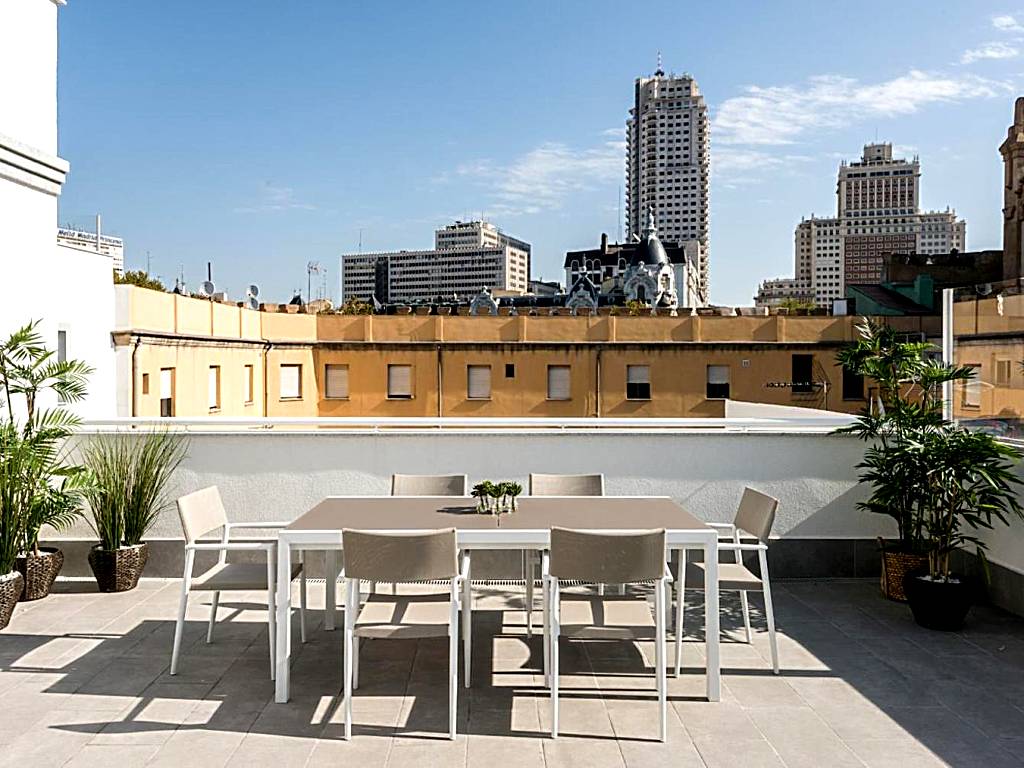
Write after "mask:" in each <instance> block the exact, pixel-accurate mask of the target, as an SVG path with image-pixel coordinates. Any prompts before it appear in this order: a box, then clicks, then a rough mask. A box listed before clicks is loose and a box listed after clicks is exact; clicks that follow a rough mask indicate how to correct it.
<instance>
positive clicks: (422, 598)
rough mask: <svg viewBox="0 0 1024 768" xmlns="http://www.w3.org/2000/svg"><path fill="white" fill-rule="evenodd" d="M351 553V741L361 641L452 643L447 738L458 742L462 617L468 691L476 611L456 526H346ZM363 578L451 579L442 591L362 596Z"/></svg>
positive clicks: (347, 673) (347, 672)
mask: <svg viewBox="0 0 1024 768" xmlns="http://www.w3.org/2000/svg"><path fill="white" fill-rule="evenodd" d="M341 541H342V547H343V549H344V552H345V586H346V597H345V640H344V643H345V657H344V667H345V668H344V680H345V699H344V710H345V738H346V739H350V738H351V737H352V693H353V691H354V690H356V689H358V687H359V641H360V639H377V640H388V639H413V638H430V637H447V638H448V703H449V713H448V714H449V720H448V735H449V738H452V739H454V738H455V725H456V712H457V709H458V707H457V705H458V699H457V697H458V683H459V668H458V660H459V614H460V611H461V615H462V641H463V655H464V676H465V684H466V687H467V688H468V687H469V682H470V678H469V673H470V613H471V610H472V606H471V600H470V594H469V567H470V558H469V554H468V553H465V552H464V553H462V554H461V556H460V554H459V552H458V549H457V544H456V539H455V529H454V528H449V529H446V530H441V531H429V532H422V533H419V532H416V533H370V532H367V531H354V530H350V529H346V530H343V531H342V534H341ZM362 581H369V582H376V581H390V582H414V581H415V582H436V581H446V582H448V589H447V591H445V592H443V593H439V594H415V595H397V594H396V595H382V594H371V595H369V596H368V598H367V600H366V602H365V603H361V602H360V599H359V593H360V589H359V587H360V583H361V582H362Z"/></svg>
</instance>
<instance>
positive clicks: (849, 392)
mask: <svg viewBox="0 0 1024 768" xmlns="http://www.w3.org/2000/svg"><path fill="white" fill-rule="evenodd" d="M863 399H864V377H863V376H861V375H860V374H859V373H854V372H853V371H850V370H847V369H846V368H843V400H863Z"/></svg>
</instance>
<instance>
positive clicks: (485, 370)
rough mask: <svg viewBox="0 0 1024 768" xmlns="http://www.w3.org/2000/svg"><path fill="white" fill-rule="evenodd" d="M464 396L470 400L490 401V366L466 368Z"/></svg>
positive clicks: (469, 366)
mask: <svg viewBox="0 0 1024 768" xmlns="http://www.w3.org/2000/svg"><path fill="white" fill-rule="evenodd" d="M466 396H467V397H468V398H469V399H470V400H490V399H491V366H489V365H467V366H466Z"/></svg>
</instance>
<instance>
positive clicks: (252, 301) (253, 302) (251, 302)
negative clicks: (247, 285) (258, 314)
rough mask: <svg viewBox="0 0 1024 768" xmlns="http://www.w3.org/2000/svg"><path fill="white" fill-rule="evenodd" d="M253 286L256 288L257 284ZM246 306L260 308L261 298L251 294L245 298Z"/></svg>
mask: <svg viewBox="0 0 1024 768" xmlns="http://www.w3.org/2000/svg"><path fill="white" fill-rule="evenodd" d="M253 287H254V288H255V286H253ZM245 306H247V307H248V308H249V309H259V308H260V302H259V299H257V298H256V297H255V296H251V295H250V296H249V297H248V298H247V299H246V300H245Z"/></svg>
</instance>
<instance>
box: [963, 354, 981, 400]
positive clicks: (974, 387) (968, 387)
mask: <svg viewBox="0 0 1024 768" xmlns="http://www.w3.org/2000/svg"><path fill="white" fill-rule="evenodd" d="M964 365H965V366H966V367H968V368H970V369H971V371H972V376H971V378H969V379H967V380H966V381H964V382H963V390H962V391H961V400H960V404H961V405H962V406H963V407H964V408H980V407H981V363H964Z"/></svg>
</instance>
